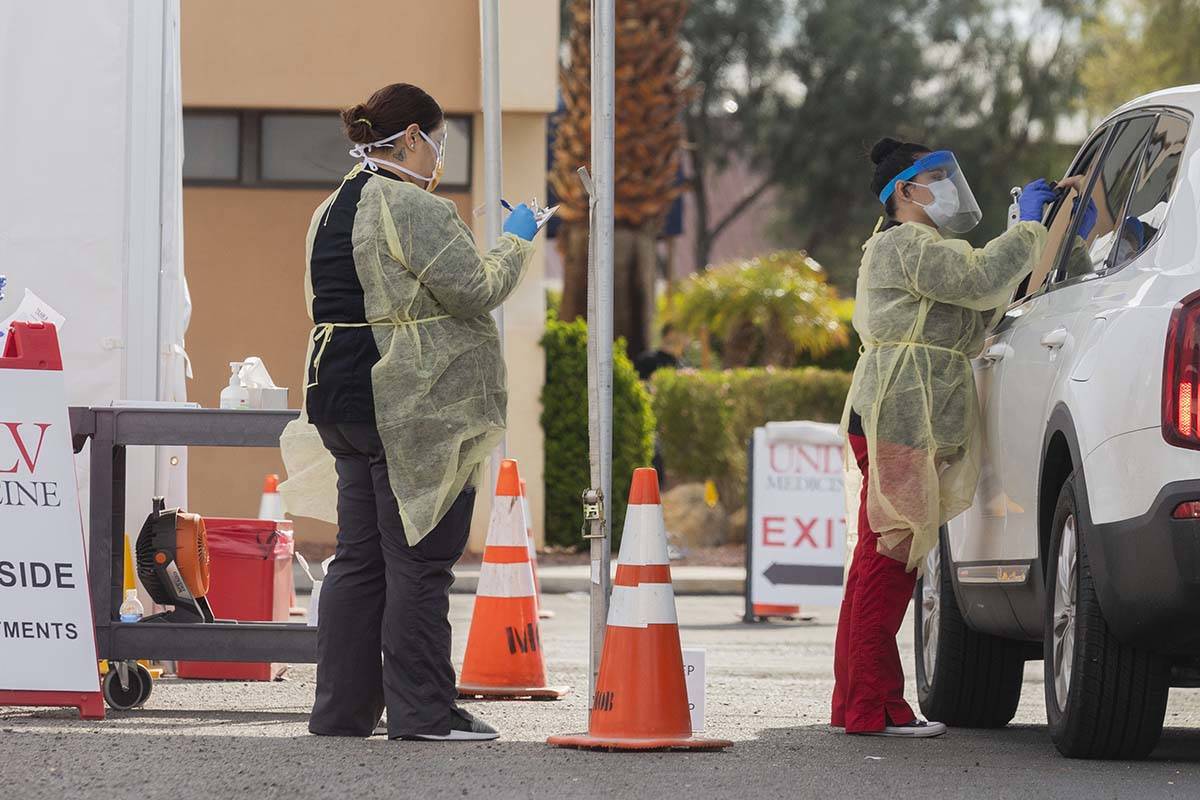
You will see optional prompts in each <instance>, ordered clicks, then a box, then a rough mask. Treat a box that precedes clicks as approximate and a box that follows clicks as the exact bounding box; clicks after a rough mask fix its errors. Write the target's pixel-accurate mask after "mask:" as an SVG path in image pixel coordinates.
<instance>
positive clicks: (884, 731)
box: [832, 139, 1055, 737]
mask: <svg viewBox="0 0 1200 800" xmlns="http://www.w3.org/2000/svg"><path fill="white" fill-rule="evenodd" d="M871 160H872V162H873V163H874V165H875V172H874V179H873V182H872V191H873V192H874V193H875V194H876V195H877V196H878V198H879V201H880V202H881V203H882V204H883V208H884V218H883V220H882V221H881V222H882V224H881V226H880V227H879V228H877V229H876V232H875V233H874V235H872V236H871V238H870V239H869V240H868V241H867V243H866V244H865V245H864V246H863V259H862V265H861V267H860V268H859V274H858V288H857V295H856V304H855V311H854V327H855V329H856V330H857V331H858V333H859V335H860V336H861V337H862V341H863V346H864V349H863V353H862V355H861V356H860V358H859V361H858V365H857V368H856V369H855V371H854V380H853V383H852V385H851V388H850V394H849V397H848V398H847V402H846V410H845V414H844V418H843V427H844V429H845V430H846V433H847V441H848V445H849V447H848V451H849V453H848V455H850V456H852V457H853V459H852V460H851V458H847V464H848V465H850V464H857V466H858V468H859V469H860V470H861V472H862V475H863V485H862V497H861V503H860V511H859V519H858V537H859V538H858V545H857V548H856V550H855V553H854V561H853V563H852V565H851V569H850V572H849V574H848V576H847V581H846V587H845V595H844V599H843V603H842V610H841V616H840V619H839V622H838V632H837V644H836V649H835V656H834V672H835V677H836V682H835V688H834V695H833V713H832V723H833V725H835V726H837V727H844V728H845V729H846V731H847V732H848V733H865V734H876V735H892V736H912V737H927V736H936V735H938V734H940V733H944V732H945V726H944V725H942V724H941V723H937V722H925V721H923V720H919V719H917V718H916V715H915V714H914V713H913V711H912V709H911V708H910V707H909V705H908V703H907V702H905V700H904V673H903V670H902V668H901V665H900V655H899V651H898V650H897V647H896V633H897V631H898V630H899V628H900V623H901V621H902V620H903V617H904V612H905V609H906V608H907V606H908V602H909V599H910V598H911V596H912V592H913V586H914V583H915V580H916V567H917V565H919V564H920V563H921V562H922V560H923V559H924V558H925V556H926V555H927V554H928V553H929V551H930V550H931V549H932V548H933V547H935V546H937V541H938V528H939V527H940V526H941V524H942V523H944V522H946V521H947V520H949V519H950V518H951V517H953V516H955V515H957V514H958V513H960V512H961V511H963V510H964V509H966V508H967V507H968V506H969V505H970V504H971V501H972V499H973V497H974V494H975V484H976V482H977V480H978V478H979V464H980V458H979V450H980V440H979V424H978V422H979V408H978V400H977V397H976V393H975V383H974V376H973V373H972V370H971V359H972V358H973V357H975V356H976V355H978V354H979V351H980V349H981V347H982V346H983V339H984V333H985V331H986V329H987V328H988V326H989V325H990V324H991V323H992V322H993V321H994V320H995V319H996V318H997V317H998V314H997V312H998V311H1000V310H1002V309H1003V308H1004V307H1005V306H1006V305H1007V304H1008V302H1009V300H1010V299H1011V297H1012V294H1013V291H1014V290H1015V289H1016V287H1017V284H1018V283H1020V281H1021V279H1022V278H1023V277H1024V276H1025V275H1027V274H1029V272H1030V271H1031V270H1032V269H1033V265H1034V263H1035V262H1036V260H1037V258H1038V256H1039V255H1040V253H1041V249H1042V246H1043V244H1044V243H1045V240H1046V233H1047V231H1046V228H1045V227H1044V226H1043V225H1042V214H1043V210H1044V207H1045V205H1046V204H1047V203H1049V202H1051V201H1052V200H1053V199H1054V196H1055V193H1054V188H1053V187H1052V186H1051V185H1050V184H1048V183H1046V181H1044V180H1037V181H1034V182H1033V183H1030V184H1029V185H1028V186H1026V187H1025V188H1024V190H1023V192H1022V195H1021V200H1020V218H1021V221H1020V222H1019V223H1017V224H1016V225H1015V226H1013V227H1012V228H1011V229H1009V230H1008V231H1007V232H1006V233H1004V234H1001V235H1000V236H998V237H996V238H995V239H993V240H992V241H991V242H989V243H988V244H987V245H986V246H984V247H983V248H981V249H977V248H975V247H972V246H971V245H970V244H968V243H967V242H965V241H963V240H961V239H954V238H948V237H949V236H953V235H955V234H962V233H965V232H967V231H969V230H970V229H971V228H973V227H974V226H975V225H976V224H978V222H979V220H980V219H981V217H982V214H981V213H980V210H979V205H978V203H976V201H975V198H974V195H973V194H972V193H971V188H970V186H969V185H968V183H967V181H966V178H965V176H964V175H963V171H962V168H961V166H960V165H959V164H958V161H957V159H956V158H955V157H954V154H953V153H951V152H950V151H948V150H940V151H935V150H931V149H930V148H928V147H925V146H924V145H920V144H914V143H911V142H908V143H906V142H899V141H896V140H894V139H883V140H882V141H880V142H879V143H878V144H876V145H875V147H874V148H873V150H872V152H871Z"/></svg>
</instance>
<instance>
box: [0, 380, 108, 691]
mask: <svg viewBox="0 0 1200 800" xmlns="http://www.w3.org/2000/svg"><path fill="white" fill-rule="evenodd" d="M0 652H3V653H4V657H3V658H2V659H0V690H19V691H53V692H98V691H99V689H100V686H99V674H98V670H97V668H96V639H95V630H94V628H93V622H92V608H91V601H90V599H89V596H88V573H87V563H86V561H85V559H84V552H83V527H82V523H81V520H80V516H79V496H78V489H77V487H76V481H75V461H74V458H73V456H72V448H71V426H70V422H69V420H68V418H67V400H66V386H65V384H64V381H63V373H62V372H61V371H60V370H46V369H3V368H0ZM3 702H4V700H3V693H2V691H0V704H3Z"/></svg>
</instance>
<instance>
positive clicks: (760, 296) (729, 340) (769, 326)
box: [665, 251, 848, 368]
mask: <svg viewBox="0 0 1200 800" xmlns="http://www.w3.org/2000/svg"><path fill="white" fill-rule="evenodd" d="M839 311H840V307H839V304H838V297H837V292H836V291H834V290H833V288H832V287H830V286H829V285H828V284H827V283H826V282H825V273H824V270H823V269H821V265H820V264H818V263H817V262H815V261H813V260H812V259H811V258H809V257H808V255H807V254H806V253H803V252H795V251H790V252H780V253H772V254H770V255H766V256H760V257H758V258H752V259H748V260H745V261H736V262H733V263H730V264H725V265H723V266H720V267H714V268H712V269H710V270H707V271H705V272H701V273H697V274H695V275H693V276H692V277H691V278H689V279H688V280H687V281H685V282H684V283H683V284H682V285H681V286H680V287H679V290H678V292H676V294H675V295H674V297H673V298H672V302H671V306H670V308H669V310H668V311H667V312H666V314H665V316H666V318H667V320H668V321H669V322H671V323H672V324H674V325H676V326H678V327H679V328H681V329H683V330H685V331H687V332H688V333H689V334H691V335H692V336H693V337H704V336H715V337H717V338H718V339H719V341H720V350H721V360H722V362H723V363H724V366H725V367H727V368H731V367H746V366H772V367H792V366H795V364H796V362H797V359H798V358H799V357H800V356H809V357H820V356H823V355H825V354H827V353H829V352H830V351H831V350H833V349H834V348H836V347H838V346H841V345H845V344H846V342H847V341H848V334H847V330H846V326H845V325H844V324H843V323H842V320H841V318H840V315H839Z"/></svg>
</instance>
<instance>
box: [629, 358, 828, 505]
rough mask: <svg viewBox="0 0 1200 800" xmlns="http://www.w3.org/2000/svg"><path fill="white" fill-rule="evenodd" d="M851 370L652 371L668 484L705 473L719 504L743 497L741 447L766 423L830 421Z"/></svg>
mask: <svg viewBox="0 0 1200 800" xmlns="http://www.w3.org/2000/svg"><path fill="white" fill-rule="evenodd" d="M850 377H851V374H850V373H849V372H846V371H841V370H822V369H817V368H815V367H805V368H802V369H789V370H776V369H770V368H767V369H737V370H725V371H695V370H680V371H675V370H659V371H658V372H656V373H654V378H653V386H654V415H655V417H656V418H657V419H658V443H659V448H660V449H661V451H662V456H663V467H664V469H665V470H666V473H667V477H668V478H669V479H670V480H671V482H672V483H683V482H690V481H703V480H707V479H709V478H711V479H712V480H713V481H714V482H715V483H716V485H717V490H718V492H719V493H720V495H721V499H722V501H723V502H724V504H725V507H726V508H727V509H730V510H732V509H737V508H740V507H741V506H742V505H744V503H745V495H746V446H747V442H749V440H750V436H751V433H752V432H753V431H754V429H755V428H756V427H758V426H760V425H762V424H764V423H766V422H770V421H773V420H797V419H808V420H815V421H817V422H838V421H840V420H841V415H842V407H843V406H844V405H845V402H846V393H847V392H848V391H849V390H850Z"/></svg>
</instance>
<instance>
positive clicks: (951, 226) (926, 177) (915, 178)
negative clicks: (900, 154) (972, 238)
mask: <svg viewBox="0 0 1200 800" xmlns="http://www.w3.org/2000/svg"><path fill="white" fill-rule="evenodd" d="M897 183H903V184H905V185H906V187H905V188H906V189H907V192H906V197H907V199H909V200H912V201H913V202H914V203H916V204H917V205H919V206H921V207H922V208H924V209H925V213H926V214H928V215H929V219H930V220H932V221H933V224H934V225H937V226H938V227H939V228H941V229H943V230H947V231H950V232H951V233H966V232H967V231H969V230H971V229H972V228H974V227H975V226H976V225H978V224H979V221H980V220H981V219H983V212H982V211H980V210H979V203H978V202H977V201H976V200H975V195H974V193H972V192H971V186H970V184H968V183H967V179H966V177H965V176H964V175H963V171H962V167H960V166H959V165H958V159H956V158H955V157H954V153H951V152H950V151H949V150H938V151H936V152H933V153H930V154H929V155H927V156H924V157H922V158H920V159H917V161H916V162H915V163H914V164H913V165H912V166H911V167H909V168H908V169H906V170H904V171H903V172H901V173H900V174H899V175H897V176H896V177H895V178H892V179H891V180H890V181H888V185H887V186H885V187H884V189H883V191H882V192H880V193H879V202H881V203H887V201H888V198H890V197H891V196H892V194H893V192H894V191H895V189H896V184H897Z"/></svg>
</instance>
